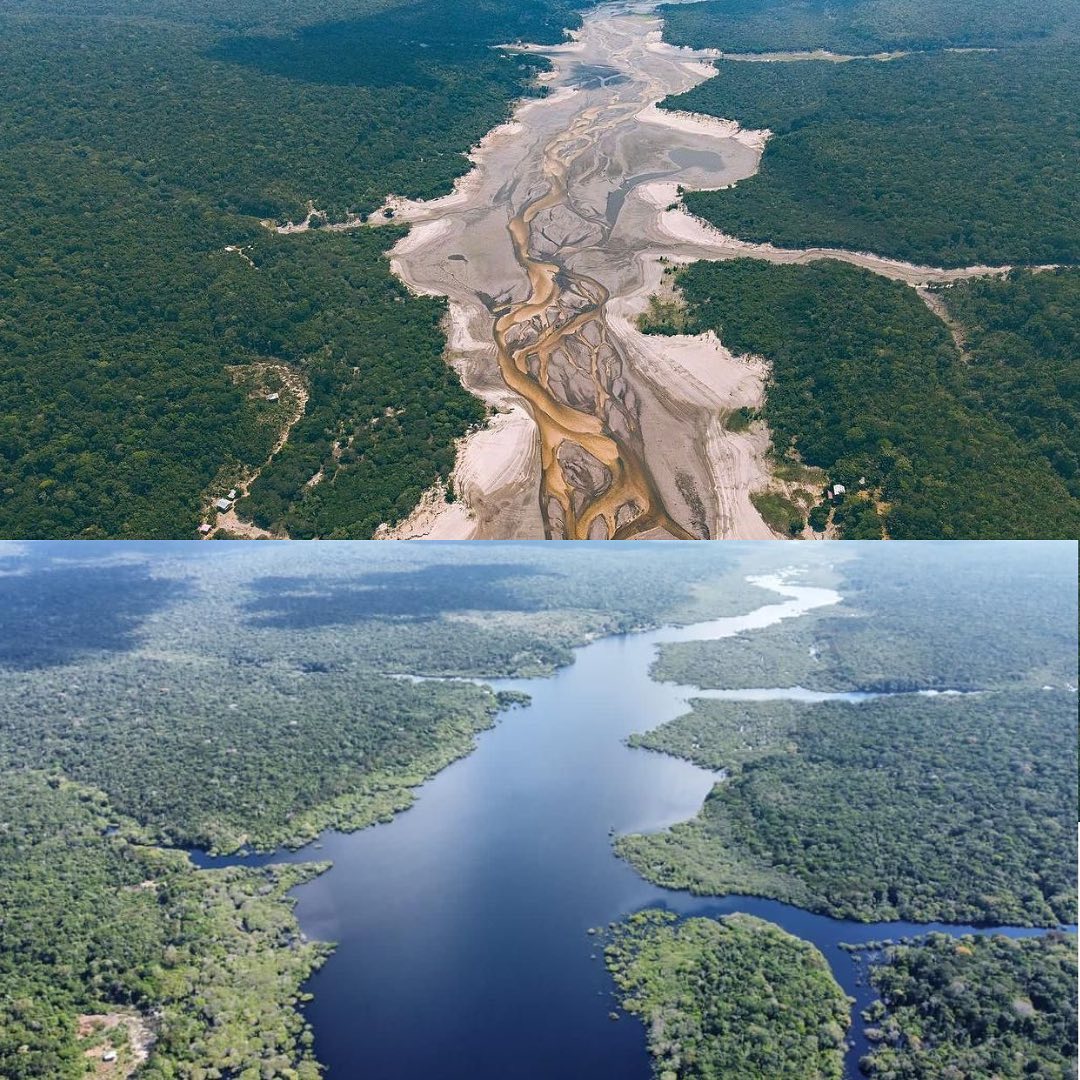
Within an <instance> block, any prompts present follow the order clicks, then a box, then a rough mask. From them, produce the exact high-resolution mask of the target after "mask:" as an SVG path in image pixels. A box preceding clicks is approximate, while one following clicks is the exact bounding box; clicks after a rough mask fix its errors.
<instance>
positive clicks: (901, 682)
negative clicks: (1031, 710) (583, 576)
mask: <svg viewBox="0 0 1080 1080" xmlns="http://www.w3.org/2000/svg"><path fill="white" fill-rule="evenodd" d="M1021 550H1023V551H1024V552H1025V553H1026V555H1027V558H1023V559H1019V558H1017V551H1016V550H1014V549H1011V548H1010V547H1009V546H1005V545H986V544H979V545H970V544H965V545H963V546H957V545H954V544H952V543H951V542H943V543H940V544H937V545H935V547H934V549H933V557H932V558H926V559H920V560H917V561H913V560H911V559H910V557H907V556H906V555H905V553H904V550H903V549H902V548H897V547H896V546H895V545H876V544H863V545H860V547H859V550H858V557H857V558H855V559H850V560H848V561H846V562H844V563H842V564H841V565H840V566H839V567H838V573H839V574H840V577H841V580H840V582H839V583H838V584H837V585H836V588H837V589H838V591H839V592H840V593H841V594H842V596H843V602H842V603H841V604H840V605H839V606H836V607H826V608H819V609H817V610H816V611H814V612H811V613H810V614H808V615H804V616H802V617H800V618H799V619H791V620H786V621H784V622H780V623H776V624H774V625H773V626H769V627H766V628H765V629H763V630H752V631H744V632H743V633H740V634H737V635H736V636H734V637H730V638H724V639H722V640H719V641H688V642H679V643H675V644H668V645H662V646H660V650H659V655H658V658H657V662H656V664H655V665H654V667H653V670H652V674H653V677H654V678H659V679H667V680H670V681H672V682H676V683H682V684H689V685H693V686H700V687H703V688H709V689H749V688H754V687H776V686H803V687H806V688H808V689H811V690H829V691H832V690H841V691H843V690H870V691H882V690H886V691H888V690H981V689H988V688H998V689H1005V688H1010V687H1018V686H1027V687H1031V688H1039V687H1042V686H1047V685H1052V686H1055V687H1059V688H1060V687H1062V686H1068V685H1071V686H1075V685H1076V674H1077V670H1076V656H1077V635H1076V597H1075V595H1073V590H1071V589H1069V588H1062V582H1063V581H1068V580H1069V579H1070V578H1071V576H1072V575H1073V573H1074V567H1075V561H1076V547H1075V545H1073V544H1065V543H1061V544H1049V543H1040V544H1038V545H1035V544H1032V545H1029V546H1026V547H1025V548H1023V549H1021ZM988 582H993V586H992V587H988V585H987V583H988ZM1003 612H1007V613H1008V616H1007V618H1003V617H1002V613H1003Z"/></svg>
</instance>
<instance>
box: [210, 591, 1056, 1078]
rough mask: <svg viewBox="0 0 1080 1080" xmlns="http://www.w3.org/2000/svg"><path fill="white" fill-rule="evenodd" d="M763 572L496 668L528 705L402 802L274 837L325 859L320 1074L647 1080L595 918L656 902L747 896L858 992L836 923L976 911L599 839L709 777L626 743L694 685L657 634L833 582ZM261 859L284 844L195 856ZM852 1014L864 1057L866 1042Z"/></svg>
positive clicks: (700, 909)
mask: <svg viewBox="0 0 1080 1080" xmlns="http://www.w3.org/2000/svg"><path fill="white" fill-rule="evenodd" d="M769 580H770V581H772V582H773V584H774V585H775V586H778V588H779V590H780V591H782V593H783V595H784V596H786V597H788V599H787V600H785V601H784V602H783V603H777V604H773V605H769V606H767V607H764V608H762V609H759V610H758V611H757V612H754V613H753V614H751V615H748V616H743V617H739V618H729V619H720V620H717V621H715V622H711V623H703V624H699V625H697V626H694V627H687V628H682V629H665V630H659V631H655V632H651V633H645V634H635V635H627V636H623V637H614V638H606V639H602V640H600V641H597V642H594V643H593V644H591V645H589V646H587V647H585V648H583V649H581V650H579V651H578V653H577V658H576V662H575V663H574V664H573V665H572V666H571V667H569V668H566V669H565V670H563V671H561V672H559V673H558V674H557V675H556V676H555V677H554V678H551V679H531V680H502V681H498V682H495V683H493V684H492V685H494V686H495V687H496V688H498V689H514V690H523V691H525V692H527V693H529V694H530V695H531V696H532V704H531V705H530V706H529V707H528V708H525V709H520V710H514V711H512V712H510V713H508V714H507V715H506V716H505V717H504V718H503V719H502V722H501V723H500V725H499V726H498V727H497V728H495V729H493V730H492V731H490V732H486V733H484V734H483V735H481V736H480V739H479V745H478V747H477V749H476V751H475V752H474V753H473V754H472V755H471V756H469V757H467V758H465V759H463V760H461V761H459V762H457V763H456V764H454V765H451V766H450V767H449V768H447V769H446V770H444V771H443V772H442V773H440V774H439V775H438V776H437V777H435V778H434V779H433V780H432V781H430V782H429V783H427V784H425V785H424V786H423V788H422V789H420V791H419V793H418V797H417V801H416V805H415V806H414V807H413V808H412V809H411V810H409V811H408V812H407V813H405V814H402V815H400V816H399V817H397V818H396V819H395V820H394V821H393V822H392V823H391V824H388V825H379V826H376V827H374V828H371V829H366V830H363V831H362V832H359V833H353V834H351V835H342V834H333V833H331V834H327V835H325V836H324V837H323V839H322V841H321V843H320V844H318V845H312V846H310V847H308V848H305V849H303V850H302V851H299V852H294V853H290V854H289V855H287V856H286V858H287V859H288V860H289V861H298V860H309V859H313V858H318V859H331V860H332V861H333V863H334V867H333V869H332V870H331V871H330V872H329V873H327V874H325V875H323V876H322V877H321V878H319V879H317V880H316V881H314V882H311V883H310V884H307V885H304V886H303V887H301V888H300V889H298V890H297V894H296V895H297V898H298V906H297V915H298V917H299V919H300V924H301V926H302V928H303V930H304V931H305V933H307V934H308V935H309V936H310V937H315V938H321V939H325V940H331V941H336V942H338V948H337V951H336V952H335V953H334V955H333V956H332V957H331V959H330V960H329V961H328V962H327V964H326V966H325V967H324V968H323V969H322V970H321V971H320V972H318V973H317V974H316V975H315V976H314V978H313V979H312V980H311V982H310V985H309V987H308V989H310V990H311V991H312V993H314V995H315V999H314V1001H313V1002H312V1003H311V1004H310V1005H309V1006H308V1007H307V1015H308V1017H309V1019H310V1021H311V1023H312V1026H313V1028H314V1031H315V1050H316V1053H317V1054H318V1057H319V1059H320V1060H321V1061H322V1062H324V1063H325V1064H326V1065H327V1066H328V1068H329V1075H330V1077H331V1078H337V1080H341V1078H346V1077H353V1076H359V1075H364V1076H366V1077H373V1078H376V1080H420V1078H423V1080H465V1078H468V1080H511V1078H513V1080H526V1078H527V1080H553V1078H558V1080H606V1078H612V1080H616V1078H617V1080H635V1078H636V1080H647V1078H648V1076H649V1063H648V1057H647V1054H646V1050H645V1035H644V1029H643V1026H642V1025H641V1024H640V1023H638V1022H637V1021H636V1020H634V1019H632V1018H629V1017H623V1018H622V1019H621V1020H619V1021H617V1022H615V1021H612V1020H611V1019H610V1018H609V1015H608V1014H609V1012H610V1011H611V1010H612V1008H613V1007H614V1003H613V999H612V989H613V987H612V984H611V982H610V980H609V979H608V977H607V974H606V971H605V969H604V966H603V959H602V950H603V945H602V942H601V941H600V940H599V939H597V938H594V937H590V936H589V934H588V929H589V928H590V927H597V926H606V924H607V923H609V922H612V921H614V920H617V919H619V918H620V917H621V916H623V915H626V914H628V913H630V912H633V911H636V910H638V909H640V908H643V907H647V906H663V907H667V908H669V909H671V910H674V911H678V912H680V913H685V914H724V913H728V912H733V911H745V912H749V913H751V914H754V915H758V916H760V917H762V918H765V919H768V920H770V921H772V922H774V923H777V924H778V925H780V926H782V927H784V928H785V929H786V930H789V931H790V932H791V933H793V934H796V935H798V936H799V937H801V938H804V939H806V940H808V941H812V942H813V943H814V944H815V945H817V946H818V948H820V949H821V950H822V951H823V952H824V953H825V955H826V957H827V958H828V959H829V961H830V963H831V964H832V966H833V970H834V972H835V974H836V976H837V978H838V980H839V981H840V983H841V985H842V986H843V987H844V988H845V990H846V991H847V992H848V993H849V994H851V995H852V996H854V997H856V998H857V999H858V1004H857V1006H856V1008H857V1009H858V1008H861V1007H862V1006H863V1005H865V1004H866V1003H867V1002H868V1001H869V1000H870V995H869V993H868V991H867V988H866V987H860V986H858V985H856V981H857V975H858V972H859V968H858V966H857V965H856V964H855V963H854V962H853V961H852V960H851V958H850V957H849V956H848V954H846V953H845V952H843V951H842V950H840V949H839V947H838V946H839V945H840V943H841V942H849V943H858V942H867V941H878V940H881V939H882V938H886V937H893V938H895V937H901V936H904V935H908V934H916V933H923V932H925V931H926V930H928V929H942V930H944V929H948V930H949V931H950V932H955V933H961V932H967V931H971V930H973V928H971V927H944V926H937V925H935V926H933V927H928V926H926V925H916V924H909V923H885V924H877V925H867V924H862V923H851V922H843V921H839V920H833V919H828V918H826V917H824V916H819V915H813V914H810V913H808V912H805V911H802V910H800V909H798V908H793V907H790V906H788V905H786V904H779V903H776V902H773V901H768V900H758V899H754V898H750V897H735V896H732V897H725V898H723V899H719V900H718V899H703V898H695V897H692V896H689V895H688V894H685V893H677V892H670V891H666V890H662V889H658V888H656V887H655V886H653V885H650V884H648V883H647V882H645V881H643V880H642V879H641V878H640V877H639V876H638V875H637V874H636V873H635V872H634V871H633V870H631V869H630V867H629V866H627V865H626V864H625V863H623V862H621V861H619V860H618V859H616V858H614V856H613V855H612V854H611V835H610V834H611V830H613V829H614V831H616V832H618V833H624V832H640V831H647V830H653V829H658V828H662V827H664V826H666V825H669V824H671V823H673V822H676V821H681V820H684V819H686V818H689V817H692V816H694V815H695V814H696V813H697V811H698V809H699V808H700V806H701V804H702V802H703V800H704V798H705V796H706V795H707V794H708V792H709V790H710V788H711V786H712V784H713V782H714V776H713V775H712V774H711V773H709V772H707V771H705V770H703V769H699V768H697V767H695V766H693V765H690V764H688V763H687V762H683V761H678V760H676V759H674V758H670V757H666V756H664V755H661V754H655V753H649V752H646V751H641V750H631V749H629V748H627V747H626V746H625V745H624V742H623V740H624V739H625V738H626V736H627V735H629V734H631V733H632V732H635V731H644V730H647V729H649V728H652V727H656V726H657V725H658V724H661V723H663V722H665V721H667V720H670V719H673V718H674V717H676V716H678V715H680V714H681V713H682V712H684V711H685V703H686V700H687V698H688V697H690V696H692V695H694V694H695V693H697V692H696V691H694V690H693V689H692V688H689V687H677V686H673V685H671V684H661V683H656V682H653V681H652V680H651V679H649V677H648V674H647V672H648V667H649V664H650V663H651V661H652V659H653V655H654V651H655V649H654V647H655V645H656V644H657V643H658V642H661V641H675V640H700V639H704V638H715V637H724V636H729V635H730V634H733V633H736V632H738V631H739V630H742V629H749V628H752V627H762V626H766V625H769V624H770V623H772V622H775V621H777V620H778V619H779V618H785V617H795V616H797V615H799V614H801V613H802V612H804V611H806V610H809V609H810V608H811V607H815V606H819V605H821V604H823V603H832V602H835V601H836V600H837V599H838V597H837V595H836V594H835V593H833V592H831V591H830V590H826V589H813V588H807V587H798V586H791V585H783V584H780V583H779V582H778V580H777V579H769ZM774 693H775V694H782V695H784V696H802V694H804V693H805V692H797V691H796V692H793V691H778V692H774ZM817 696H818V695H815V697H817ZM830 696H836V695H830ZM273 859H277V860H280V859H281V856H280V855H278V856H273V857H252V858H250V859H234V860H212V859H208V858H206V857H199V858H198V861H199V863H200V865H221V864H222V863H223V862H225V861H232V862H249V863H258V862H262V863H265V862H268V861H272V860H273ZM1005 932H1007V933H1010V934H1015V935H1017V936H1019V935H1022V934H1027V933H1033V932H1037V931H1029V930H1006V931H1005ZM852 1034H853V1038H854V1046H853V1049H852V1051H851V1054H850V1055H849V1062H850V1067H851V1069H852V1070H854V1067H855V1064H856V1062H857V1060H858V1056H859V1054H861V1053H863V1052H865V1049H866V1044H865V1042H863V1041H862V1040H861V1039H859V1038H857V1037H856V1036H857V1030H856V1029H854V1028H853V1033H852ZM852 1074H853V1075H854V1071H853V1072H852Z"/></svg>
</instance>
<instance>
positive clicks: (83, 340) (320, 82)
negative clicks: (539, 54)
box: [0, 0, 576, 538]
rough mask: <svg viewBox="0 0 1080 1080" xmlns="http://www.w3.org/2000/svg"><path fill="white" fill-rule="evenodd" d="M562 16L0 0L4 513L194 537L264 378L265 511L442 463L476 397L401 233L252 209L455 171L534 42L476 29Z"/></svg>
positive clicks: (311, 510)
mask: <svg viewBox="0 0 1080 1080" xmlns="http://www.w3.org/2000/svg"><path fill="white" fill-rule="evenodd" d="M575 18H576V16H575V14H574V11H573V4H572V3H569V2H565V0H545V2H540V0H534V2H530V3H525V4H517V3H513V4H512V3H507V2H505V0H485V2H481V3H473V2H468V3H466V2H465V0H456V2H452V3H435V2H433V0H425V2H423V3H418V4H404V3H400V2H395V0H381V2H380V0H366V2H365V0H355V2H351V3H350V2H338V3H335V4H333V5H331V6H330V7H329V8H327V7H326V6H325V5H315V6H311V5H276V6H274V5H271V6H269V7H264V6H262V5H254V4H248V5H241V6H240V7H235V6H234V5H222V4H220V3H217V2H210V0H208V2H205V3H200V4H196V5H184V4H175V3H169V2H168V0H162V3H161V4H160V5H157V4H155V5H152V6H151V7H150V8H147V6H146V5H134V4H130V3H125V2H124V0H100V2H97V0H88V2H76V0H68V2H65V3H50V2H46V0H35V2H32V3H29V4H17V5H16V4H12V3H5V4H2V5H0V31H2V33H0V149H2V153H0V193H2V195H3V198H4V200H5V204H6V212H5V214H4V218H3V221H2V222H0V394H2V396H3V398H4V400H5V402H6V405H5V406H4V407H3V408H2V409H0V535H5V536H15V537H24V538H35V537H54V538H55V537H83V536H85V537H103V536H114V537H175V536H184V535H191V534H193V533H194V530H195V528H196V526H197V525H198V523H199V521H200V516H201V512H202V511H203V510H204V508H205V506H206V505H207V504H208V501H209V496H210V495H211V494H220V493H221V491H220V490H219V489H227V488H228V487H230V486H232V485H233V484H235V483H236V481H237V480H238V479H240V478H241V477H242V476H243V475H245V474H250V473H251V472H252V471H253V470H255V469H257V468H258V467H259V466H261V465H262V464H263V463H264V462H265V460H266V458H267V456H268V455H269V453H270V451H271V449H272V447H273V445H274V443H275V440H276V439H277V437H278V435H279V433H280V432H281V430H282V427H283V424H284V422H285V413H286V411H287V410H286V409H285V408H284V407H283V406H279V407H276V408H275V407H271V405H270V404H269V403H268V402H267V400H266V398H267V397H268V392H270V391H276V390H278V389H279V386H278V382H277V381H270V382H269V383H268V382H267V378H266V375H267V372H270V373H272V374H273V375H274V378H275V379H277V380H280V373H281V372H282V371H285V372H293V373H295V374H296V375H297V376H298V377H299V378H300V379H301V380H302V382H303V384H304V385H305V386H306V389H307V393H308V395H309V398H308V403H307V409H306V412H305V413H304V415H303V417H302V419H301V420H300V422H299V423H298V424H297V425H296V426H295V427H294V428H293V431H292V436H291V439H290V443H289V447H288V449H287V451H286V452H285V453H283V454H281V455H279V456H278V457H277V458H275V459H274V461H273V462H272V463H271V465H270V466H269V467H268V468H266V469H264V470H263V472H262V475H261V476H260V477H259V479H258V481H257V482H256V484H255V485H254V490H253V492H252V497H251V499H250V500H249V505H247V506H245V507H244V508H243V510H244V512H250V513H251V514H252V515H253V516H255V517H256V518H257V519H258V521H259V522H260V523H261V524H263V525H265V526H268V527H272V528H274V529H278V530H282V531H288V532H289V533H291V534H294V535H297V536H302V537H303V536H315V535H318V536H341V537H366V536H370V535H371V533H372V531H373V530H374V529H375V528H376V527H377V526H378V525H379V524H380V523H381V522H383V521H392V520H396V519H397V518H399V517H401V516H402V515H404V514H405V513H407V512H408V510H409V509H410V508H411V506H412V505H413V504H414V503H415V501H416V498H417V496H418V495H419V494H420V492H421V491H423V490H424V489H425V488H427V487H428V486H429V485H430V484H432V483H433V482H435V481H436V480H437V479H438V478H440V477H441V478H443V479H444V480H445V479H446V477H447V475H448V473H449V471H450V468H451V465H452V462H453V440H454V439H455V438H456V437H457V436H459V435H461V434H462V433H464V432H465V431H466V430H468V429H469V427H470V426H472V425H474V424H476V423H478V422H479V421H480V420H481V419H482V416H483V414H482V410H481V409H480V407H479V406H478V404H477V403H476V401H475V400H474V399H473V398H472V397H471V396H470V395H469V394H467V393H466V392H465V391H464V390H463V389H462V388H461V386H460V384H459V383H458V381H457V378H456V376H455V375H454V374H453V373H452V372H450V371H449V370H448V369H447V368H446V365H445V363H444V361H443V359H442V348H443V344H444V342H443V336H442V333H441V331H440V328H439V322H440V319H441V317H442V314H443V310H444V308H443V305H442V304H440V303H439V302H436V301H432V300H426V299H415V298H412V297H410V296H409V295H408V294H407V293H406V291H405V290H404V289H403V288H402V287H401V286H400V284H399V283H398V282H397V281H396V280H395V279H393V278H392V277H391V276H390V273H389V267H388V265H387V263H386V260H385V258H384V252H385V249H386V248H387V247H388V246H389V245H390V244H392V243H393V241H394V240H395V239H396V238H397V234H395V233H394V232H386V233H381V234H379V235H371V234H368V233H367V232H366V231H365V232H363V233H362V234H361V233H357V234H350V235H337V234H335V235H328V234H327V233H326V231H325V230H312V231H311V232H308V233H303V234H299V235H292V236H279V235H276V234H274V233H273V232H272V231H271V230H269V229H267V228H265V227H264V226H263V225H261V224H260V219H274V220H284V219H286V218H292V219H294V220H299V219H300V218H301V217H302V216H303V215H304V214H305V213H306V207H307V205H308V203H309V202H314V203H315V205H316V206H318V208H319V209H321V210H323V211H325V212H326V213H327V215H328V216H329V217H330V218H338V217H341V216H343V215H345V214H346V213H347V212H355V213H361V214H362V213H366V212H370V211H372V210H374V209H375V208H376V207H378V206H379V205H381V203H382V202H383V200H384V198H385V197H386V195H387V194H389V193H396V194H401V195H409V196H417V197H430V196H434V195H437V194H440V193H442V192H445V191H447V190H449V187H450V185H451V183H452V181H453V180H454V179H455V178H456V177H457V176H460V175H461V174H462V173H463V172H465V171H466V170H467V169H468V168H469V164H468V161H467V160H466V158H465V157H464V152H465V151H467V150H468V148H469V147H470V146H471V145H472V144H474V143H475V142H476V141H477V140H479V139H480V137H481V136H482V135H483V134H484V133H485V132H486V131H488V130H489V129H490V128H491V127H493V126H495V125H496V124H497V123H499V122H500V121H501V120H502V119H503V118H504V117H505V116H506V114H507V111H508V109H509V107H510V103H511V101H512V100H513V99H514V98H516V97H518V96H520V95H521V94H523V93H526V92H529V88H530V85H531V81H532V78H533V76H534V75H535V73H536V71H537V70H538V65H539V64H540V63H541V62H540V61H538V60H537V59H535V58H533V57H528V56H523V55H520V54H510V53H506V52H502V51H499V50H496V49H493V48H492V47H491V46H492V45H493V44H495V43H498V42H501V41H505V40H512V39H514V38H516V37H527V38H529V39H530V40H543V41H557V40H559V38H560V36H561V28H562V27H563V26H564V25H573V23H574V21H575ZM374 46H377V47H374ZM283 396H284V395H283ZM283 404H284V403H283ZM320 469H321V470H322V473H321V475H322V476H323V477H324V478H325V482H324V483H321V484H319V485H318V486H317V487H309V486H308V482H309V481H310V480H311V479H312V478H313V477H315V476H317V475H320Z"/></svg>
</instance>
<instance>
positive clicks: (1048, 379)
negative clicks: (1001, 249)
mask: <svg viewBox="0 0 1080 1080" xmlns="http://www.w3.org/2000/svg"><path fill="white" fill-rule="evenodd" d="M939 295H940V297H941V299H942V300H943V302H944V303H945V305H946V307H947V309H948V311H949V314H950V317H951V318H952V319H954V320H955V321H956V322H957V323H958V324H959V325H960V327H961V328H962V330H961V334H962V341H963V345H964V351H965V358H966V361H967V365H968V379H969V382H970V386H971V388H972V390H973V392H974V394H975V396H976V399H977V400H978V402H979V404H980V407H981V408H983V409H984V410H985V411H987V412H988V413H990V414H991V415H993V416H994V417H995V418H996V419H998V420H1000V421H1001V422H1002V423H1003V424H1005V425H1007V426H1008V427H1010V428H1011V429H1012V430H1013V431H1015V432H1016V434H1017V436H1018V437H1019V438H1020V439H1022V440H1023V441H1024V443H1025V445H1027V446H1029V447H1030V448H1031V449H1033V450H1034V451H1036V452H1037V453H1038V454H1039V455H1040V456H1042V457H1044V458H1045V459H1046V460H1047V461H1048V462H1049V463H1050V465H1051V466H1052V468H1053V469H1054V471H1055V472H1056V473H1057V474H1058V475H1059V476H1060V477H1061V479H1062V480H1063V481H1064V483H1065V484H1066V486H1067V487H1068V489H1069V494H1070V495H1072V496H1073V498H1077V497H1080V271H1077V270H1061V271H1057V272H1055V273H1045V274H1026V273H1013V274H1010V275H1009V276H1008V278H1006V279H1005V280H998V279H996V278H985V279H982V280H972V281H968V282H963V283H960V284H957V285H953V286H950V287H949V288H946V289H942V290H940V293H939Z"/></svg>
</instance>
